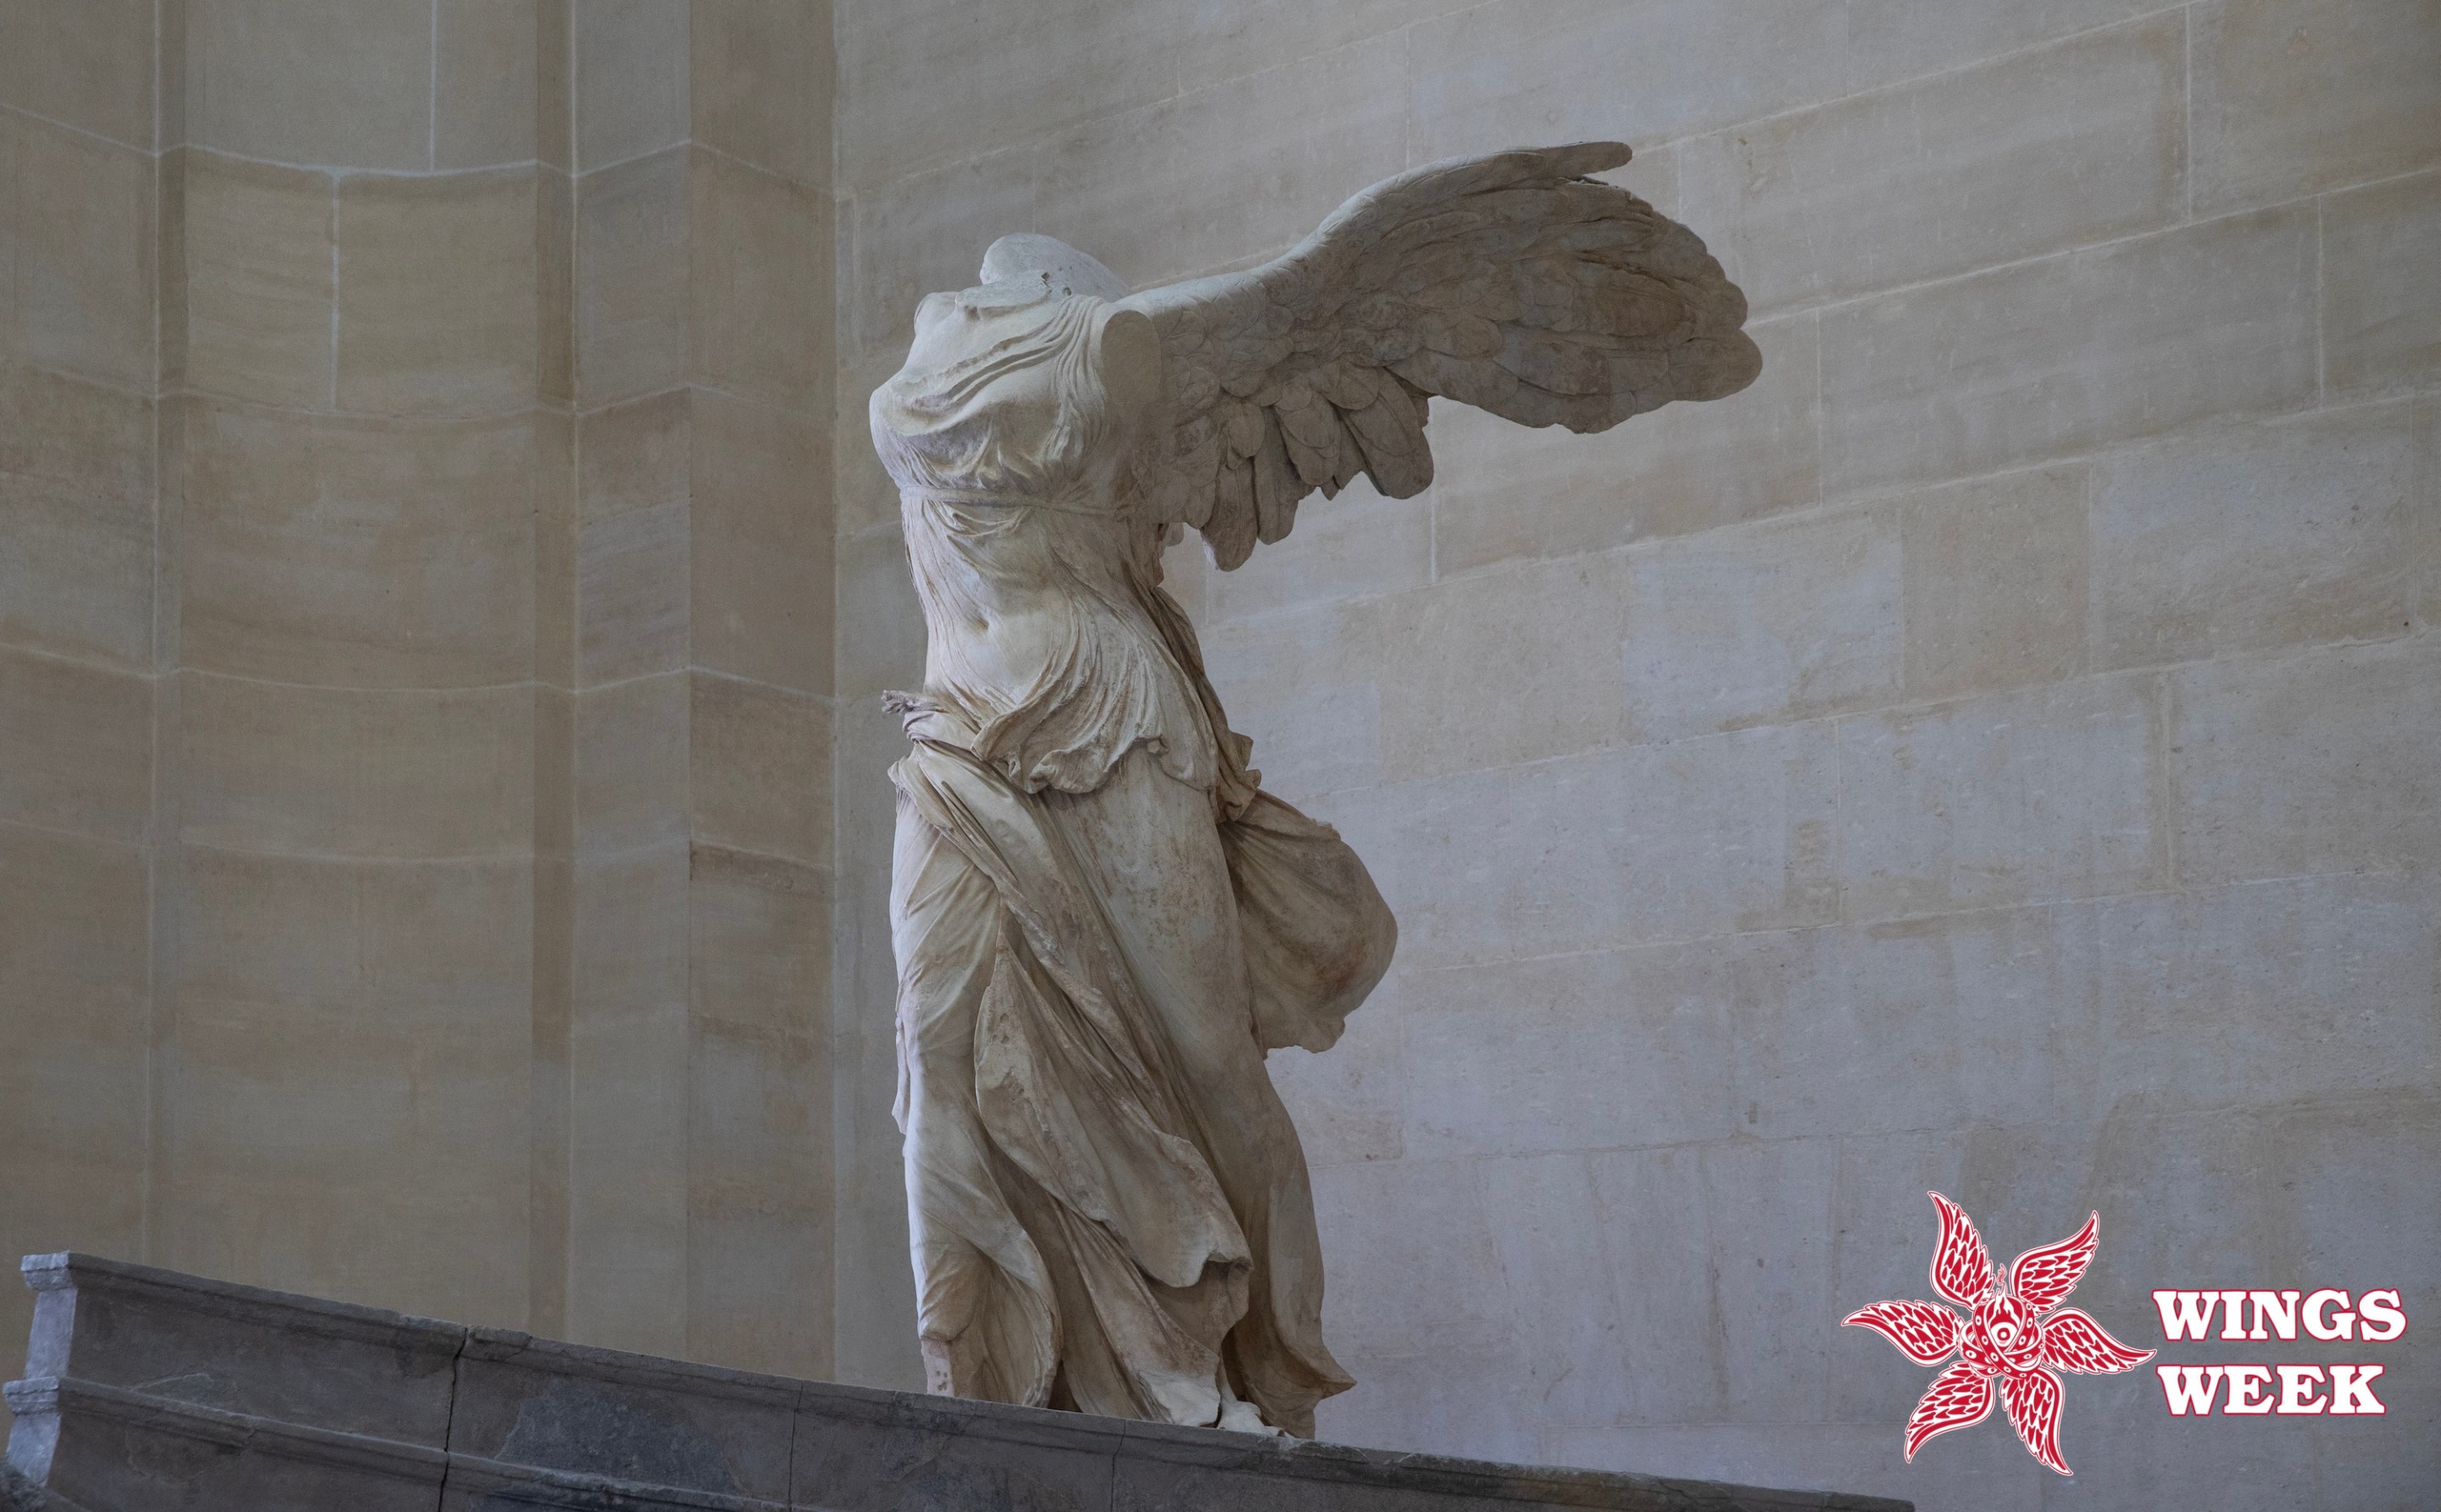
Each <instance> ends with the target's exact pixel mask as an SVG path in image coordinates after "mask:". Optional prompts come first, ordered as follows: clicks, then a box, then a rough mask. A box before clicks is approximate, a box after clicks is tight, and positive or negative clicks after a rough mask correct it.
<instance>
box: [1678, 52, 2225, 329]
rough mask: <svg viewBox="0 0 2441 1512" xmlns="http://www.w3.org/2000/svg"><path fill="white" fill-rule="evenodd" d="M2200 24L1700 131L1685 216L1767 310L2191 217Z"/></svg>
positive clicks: (1684, 198) (1688, 165) (1684, 158)
mask: <svg viewBox="0 0 2441 1512" xmlns="http://www.w3.org/2000/svg"><path fill="white" fill-rule="evenodd" d="M2185 79H2186V31H2185V13H2184V12H2183V11H2171V12H2168V13H2166V14H2162V15H2158V16H2154V17H2150V18H2147V19H2145V20H2143V21H2139V22H2132V23H2129V24H2127V25H2125V26H2121V27H2108V28H2106V29H2104V30H2102V31H2098V32H2093V33H2089V34H2087V35H2083V36H2079V37H2077V38H2074V39H2072V40H2070V41H2068V42H2064V43H2060V44H2057V45H2052V46H2048V47H2038V48H2035V49H2034V50H2032V51H2028V52H2021V53H2015V54H2011V55H2010V56H2008V57H2006V58H2004V59H2001V60H1999V61H1998V62H1995V63H1986V64H1981V65H1978V66H1974V67H1969V68H1963V69H1960V70H1957V71H1955V72H1951V73H1944V74H1938V75H1934V76H1933V77H1931V78H1928V79H1924V80H1920V81H1913V82H1910V83H1906V84H1899V85H1895V86H1892V87H1890V88H1888V89H1883V90H1877V91H1873V92H1871V93H1868V94H1863V95H1856V96H1852V97H1850V98H1848V99H1842V100H1840V101H1837V102H1836V103H1834V104H1829V105H1823V106H1820V107H1817V108H1816V109H1812V110H1804V111H1799V112H1797V113H1795V114H1793V115H1787V116H1781V117H1773V118H1771V119H1769V120H1765V121H1759V122H1754V123H1750V124H1746V125H1741V126H1737V127H1732V128H1730V129H1728V130H1726V131H1720V132H1714V133H1710V134H1708V135H1703V136H1698V137H1695V138H1693V139H1691V140H1690V141H1688V142H1686V143H1683V144H1681V146H1680V148H1679V151H1678V175H1679V195H1680V199H1679V212H1680V213H1681V214H1682V215H1683V216H1684V217H1685V218H1686V219H1687V220H1688V222H1689V223H1690V224H1691V225H1697V226H1700V227H1702V228H1703V231H1704V234H1705V236H1706V239H1707V240H1708V242H1709V243H1710V244H1711V246H1712V249H1713V251H1714V252H1715V253H1716V254H1717V255H1718V256H1719V257H1720V258H1721V260H1722V263H1723V265H1724V266H1725V267H1727V269H1728V271H1729V276H1730V277H1732V278H1734V279H1739V280H1740V281H1741V283H1742V284H1743V285H1744V286H1745V290H1746V292H1747V295H1748V297H1750V298H1752V299H1753V301H1754V304H1755V308H1756V309H1757V310H1759V311H1763V312H1765V313H1769V312H1771V311H1773V310H1776V309H1780V308H1781V307H1784V306H1787V305H1792V304H1812V303H1817V302H1823V301H1829V300H1837V299H1843V298H1853V297H1856V296H1858V295H1862V294H1869V293H1872V292H1875V291H1877V290H1882V289H1890V288H1895V287H1898V286H1900V285H1903V284H1908V283H1916V282H1921V281H1923V280H1925V279H1937V278H1942V277H1944V276H1947V275H1953V274H1957V273H1962V272H1967V271H1971V270H1973V269H1976V268H1981V267H1988V266H1990V265H1991V264H1993V263H1996V262H2005V261H2014V260H2016V259H2018V258H2024V257H2032V256H2035V255H2038V254H2041V253H2044V252H2050V251H2053V250H2056V249H2058V248H2061V247H2069V246H2080V245H2085V244H2088V243H2095V242H2104V241H2108V240H2110V239H2112V238H2114V237H2118V236H2124V235H2126V234H2128V233H2130V232H2135V231H2143V230H2150V229H2153V228H2155V227H2158V226H2162V225H2173V224H2176V223H2177V222H2178V221H2179V220H2180V219H2181V218H2182V217H2183V213H2184V210H2185V200H2186V184H2185V178H2184V169H2185V166H2186V161H2185V151H2184V149H2185V132H2184V128H2185V122H2186V91H2185Z"/></svg>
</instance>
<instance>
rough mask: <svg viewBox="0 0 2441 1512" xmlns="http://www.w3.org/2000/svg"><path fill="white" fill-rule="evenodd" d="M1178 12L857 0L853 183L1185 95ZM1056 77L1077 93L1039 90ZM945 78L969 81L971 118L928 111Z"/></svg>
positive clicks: (841, 13) (851, 47)
mask: <svg viewBox="0 0 2441 1512" xmlns="http://www.w3.org/2000/svg"><path fill="white" fill-rule="evenodd" d="M1172 13H1173V12H1171V11H1170V9H1169V8H1167V7H1165V6H1159V5H1112V4H1109V3H1107V0H1059V3H1057V4H1055V5H1054V6H1052V7H1049V8H1045V9H1040V10H1035V11H1031V12H1029V11H1022V10H1018V9H1006V10H996V11H985V12H977V11H976V10H974V9H972V8H970V7H967V6H963V5H959V4H956V3H955V0H915V3H913V4H907V5H890V6H871V5H859V4H856V3H855V0H849V3H848V4H845V5H842V6H840V7H839V9H838V12H837V15H838V22H837V30H838V38H839V81H840V96H839V99H840V105H839V112H838V115H839V131H840V169H841V183H842V187H844V188H848V189H869V188H872V187H875V186H877V185H879V184H884V183H888V182H890V181H892V180H894V179H897V178H902V177H904V176H906V175H907V174H908V173H909V172H910V171H914V170H917V169H922V168H928V167H934V166H938V165H940V164H943V163H950V162H957V161H960V160H962V159H965V158H968V157H974V156H978V155H981V154H983V153H987V152H990V151H992V150H993V149H995V148H998V147H1002V146H1004V145H1006V144H1008V143H1010V142H1012V141H1022V140H1026V139H1028V138H1031V137H1036V136H1040V135H1044V134H1045V133H1047V132H1049V131H1053V130H1057V129H1059V128H1062V127H1068V126H1073V125H1076V124H1077V123H1078V122H1081V121H1087V120H1091V119H1094V117H1101V116H1107V115H1110V114H1112V112H1114V111H1117V110H1122V109H1125V108H1127V107H1129V106H1131V105H1139V104H1145V103H1148V102H1150V101H1153V100H1157V99H1164V98H1165V97H1166V96H1169V95H1171V94H1174V93H1175V92H1176V91H1177V90H1178V88H1179V87H1180V85H1179V75H1178V72H1177V67H1176V64H1175V63H1174V62H1172V61H1171V60H1170V59H1169V58H1167V57H1166V56H1163V55H1162V51H1161V49H1162V44H1163V43H1164V42H1165V41H1167V40H1168V34H1169V33H1170V32H1171V31H1172V29H1173V28H1172V27H1170V26H1167V25H1165V24H1166V23H1167V22H1169V21H1170V18H1171V14H1172ZM1079 49H1080V50H1079ZM1052 71H1056V72H1057V73H1058V76H1059V77H1060V78H1061V79H1062V80H1063V81H1067V82H1068V87H1063V88H1060V89H1056V90H1045V89H1040V88H1038V87H1035V85H1036V81H1039V80H1040V79H1042V78H1043V77H1044V75H1045V73H1046V72H1052ZM944 77H947V78H954V79H957V80H959V81H960V87H961V94H962V97H963V98H962V101H961V104H962V108H961V109H959V110H955V111H942V110H934V109H931V108H930V107H928V106H927V105H926V104H925V103H924V91H925V84H926V81H930V80H933V79H939V78H944ZM977 250H978V251H980V250H981V248H980V247H979V248H977ZM933 286H934V287H937V285H933Z"/></svg>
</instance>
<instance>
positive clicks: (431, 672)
mask: <svg viewBox="0 0 2441 1512" xmlns="http://www.w3.org/2000/svg"><path fill="white" fill-rule="evenodd" d="M188 411H189V412H188V422H189V434H188V438H187V443H186V444H187V477H186V482H185V505H184V525H183V548H184V558H183V561H182V562H181V565H180V566H181V575H182V578H183V582H184V605H185V606H184V612H183V625H182V631H183V644H184V647H185V654H186V657H187V664H188V665H190V666H194V667H198V668H203V669H206V670H209V671H213V672H224V673H233V674H238V675H244V676H249V677H267V678H272V679H275V680H280V681H289V682H319V683H336V684H341V685H353V686H358V687H366V686H405V687H425V688H433V687H473V686H481V685H486V684H495V683H501V682H508V681H513V680H515V679H518V678H522V677H525V676H527V675H529V674H530V672H531V668H532V651H531V645H532V639H531V638H532V635H533V565H532V564H533V483H532V480H531V477H530V474H529V467H530V459H531V457H532V455H533V454H532V441H531V434H530V430H529V427H528V424H527V422H526V419H525V417H524V416H522V415H517V416H512V417H506V418H500V419H495V420H482V421H457V422H386V421H364V420H353V419H325V418H319V417H310V416H296V415H287V414H282V413H280V412H277V411H263V410H254V409H246V408H239V407H237V406H233V405H214V404H209V403H204V402H197V401H189V402H188Z"/></svg>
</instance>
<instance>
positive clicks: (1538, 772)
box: [1317, 722, 1841, 969]
mask: <svg viewBox="0 0 2441 1512" xmlns="http://www.w3.org/2000/svg"><path fill="white" fill-rule="evenodd" d="M1837 754H1838V753H1837V751H1836V749H1835V744H1834V739H1833V732H1832V730H1831V729H1830V727H1829V725H1828V723H1827V722H1815V723H1809V724H1800V725H1791V726H1781V727H1778V728H1774V729H1751V730H1736V731H1732V732H1730V733H1728V734H1725V735H1710V736H1705V737H1702V738H1699V739H1691V740H1681V741H1673V742H1671V743H1669V744H1667V745H1648V746H1633V747H1624V748H1621V749H1617V750H1609V751H1594V752H1588V753H1584V754H1581V755H1574V756H1568V757H1564V758H1560V759H1556V760H1550V761H1544V762H1537V763H1534V764H1532V765H1524V766H1513V767H1504V768H1495V769H1491V770H1483V771H1472V772H1461V773H1456V774H1453V775H1450V776H1446V777H1437V778H1432V779H1427V780H1424V781H1420V782H1411V783H1395V784H1388V785H1383V786H1380V787H1374V788H1370V789H1367V790H1365V791H1360V792H1348V793H1341V794H1337V795H1334V796H1333V797H1332V799H1331V801H1329V803H1327V804H1321V805H1317V806H1318V807H1319V809H1320V811H1321V816H1322V817H1323V818H1324V819H1328V820H1329V822H1331V823H1332V824H1335V825H1337V826H1338V827H1339V829H1340V831H1341V833H1343V834H1345V835H1347V837H1348V838H1349V840H1350V841H1351V843H1353V844H1355V845H1356V846H1357V847H1358V848H1359V850H1360V852H1361V854H1363V855H1364V856H1365V864H1366V865H1367V866H1368V867H1369V868H1371V870H1372V872H1373V874H1374V876H1375V878H1376V879H1377V880H1378V881H1379V882H1380V883H1381V885H1382V891H1383V896H1385V897H1386V898H1388V899H1389V902H1390V906H1391V908H1392V909H1394V910H1395V911H1396V912H1397V913H1398V915H1399V958H1400V961H1401V963H1402V964H1403V965H1405V966H1407V967H1408V968H1411V969H1414V968H1422V967H1429V966H1435V965H1449V964H1459V963H1471V962H1481V961H1497V960H1509V959H1515V958H1523V957H1531V956H1542V955H1558V954H1563V953H1565V952H1571V951H1582V950H1597V949H1602V948H1606V947H1611V946H1617V945H1636V944H1646V943H1651V942H1654V941H1666V940H1686V939H1703V938H1709V937H1711V936H1715V935H1724V934H1734V933H1741V932H1746V931H1751V930H1756V929H1776V928H1792V927H1801V926H1806V925H1815V924H1828V923H1830V922H1832V921H1833V920H1834V919H1835V918H1836V917H1837V915H1838V909H1839V893H1840V886H1839V872H1838V870H1837V868H1838V867H1839V865H1840V864H1841V862H1840V857H1839V855H1838V854H1837V851H1836V850H1835V844H1834V841H1835V829H1836V826H1837V822H1838V819H1839V815H1840V807H1839V797H1840V795H1839V790H1838V789H1839V772H1838V768H1837ZM1732 795H1734V796H1732ZM1512 855H1523V856H1527V857H1530V858H1531V864H1529V865H1523V866H1519V865H1512V864H1510V856H1512Z"/></svg>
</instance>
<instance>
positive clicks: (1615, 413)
mask: <svg viewBox="0 0 2441 1512" xmlns="http://www.w3.org/2000/svg"><path fill="white" fill-rule="evenodd" d="M1627 159H1628V150H1627V148H1625V147H1624V146H1622V145H1620V144H1618V143H1617V142H1586V143H1582V144H1579V145H1577V146H1572V147H1553V148H1544V149H1537V150H1531V151H1521V152H1510V153H1493V154H1491V155H1487V156H1481V157H1468V158H1453V159H1450V160H1448V161H1446V162H1440V163H1433V164H1429V165H1427V166H1425V167H1422V168H1419V169H1414V170H1411V171H1408V172H1405V173H1401V174H1400V175H1399V176H1398V177H1396V178H1393V179H1389V180H1386V181H1384V182H1383V183H1381V184H1377V185H1375V186H1374V187H1373V188H1371V189H1366V190H1365V192H1364V193H1362V194H1359V195H1357V196H1356V197H1355V198H1354V199H1352V200H1349V201H1348V202H1347V204H1346V205H1344V206H1342V207H1340V208H1339V210H1338V212H1337V213H1335V214H1334V215H1332V216H1331V217H1330V219H1329V220H1328V221H1325V222H1324V223H1323V224H1322V226H1321V228H1320V229H1318V230H1316V231H1315V232H1314V233H1313V235H1311V236H1310V237H1308V238H1306V240H1305V241H1304V242H1302V243H1298V244H1297V246H1296V247H1294V248H1293V249H1292V250H1291V251H1289V252H1288V253H1286V254H1284V255H1283V256H1281V257H1279V258H1277V259H1275V260H1274V261H1271V262H1268V263H1265V264H1264V265H1263V266H1261V267H1258V268H1255V269H1252V270H1249V271H1247V272H1244V273H1230V274H1222V275H1220V276H1218V277H1214V278H1208V279H1193V280H1191V281H1188V282H1185V283H1174V284H1170V285H1167V286H1166V287H1163V288H1158V289H1149V290H1147V291H1145V292H1144V293H1142V294H1138V295H1133V296H1130V297H1129V298H1128V299H1126V300H1124V301H1123V303H1124V304H1125V305H1126V306H1127V307H1130V308H1132V309H1136V310H1140V311H1142V312H1143V313H1144V314H1145V315H1148V316H1149V317H1150V318H1151V320H1152V322H1153V325H1154V328H1155V330H1156V331H1157V332H1158V333H1159V334H1160V337H1161V346H1162V355H1163V362H1164V367H1165V369H1166V374H1167V388H1168V393H1167V406H1166V414H1164V415H1162V416H1161V417H1160V418H1158V419H1157V420H1156V421H1155V423H1154V425H1153V429H1152V434H1151V436H1150V439H1149V440H1148V443H1147V450H1146V453H1145V454H1144V456H1143V457H1142V458H1141V459H1140V461H1139V470H1138V471H1139V477H1138V484H1139V488H1140V490H1141V491H1142V492H1143V494H1144V495H1146V499H1147V502H1148V505H1149V508H1150V509H1151V511H1152V514H1153V518H1155V519H1156V520H1158V521H1160V522H1161V523H1163V524H1165V525H1166V524H1173V523H1174V524H1184V525H1190V526H1193V527H1194V528H1195V529H1196V530H1198V531H1202V535H1203V538H1204V541H1205V542H1206V544H1207V545H1208V547H1209V548H1210V549H1211V552H1212V557H1213V560H1214V562H1215V563H1217V564H1218V565H1219V566H1220V567H1223V568H1228V567H1237V566H1239V564H1240V563H1242V562H1244V561H1245V560H1246V558H1247V556H1248V555H1249V554H1250V553H1251V552H1252V551H1253V550H1254V548H1255V543H1256V542H1257V541H1261V542H1265V543H1269V542H1273V541H1276V540H1278V539H1280V538H1281V537H1282V536H1284V535H1286V534H1288V532H1289V530H1290V527H1291V526H1292V525H1293V524H1294V523H1295V519H1296V507H1297V502H1298V501H1299V500H1300V499H1302V498H1304V497H1305V495H1308V494H1310V493H1311V492H1313V491H1314V490H1316V489H1320V490H1321V491H1322V492H1323V493H1324V495H1326V496H1328V495H1332V494H1336V493H1337V492H1338V491H1339V490H1340V489H1342V488H1345V487H1346V486H1347V484H1348V483H1349V482H1351V481H1353V480H1354V479H1355V478H1356V477H1358V475H1360V474H1363V475H1367V476H1369V477H1371V478H1372V480H1373V486H1374V487H1375V488H1377V489H1379V490H1380V491H1381V492H1382V493H1383V494H1384V495H1388V496H1390V497H1392V498H1407V497H1410V496H1412V495H1416V494H1418V493H1420V492H1422V490H1423V489H1424V487H1425V485H1427V484H1429V483H1430V482H1431V481H1432V477H1433V458H1432V452H1431V450H1430V448H1429V447H1427V446H1426V444H1425V441H1424V421H1425V407H1424V406H1425V401H1426V400H1427V399H1428V398H1429V397H1431V396H1434V395H1438V396H1440V397H1443V398H1447V399H1454V400H1456V401H1458V402H1460V403H1462V404H1469V405H1476V406H1478V407H1480V408H1483V409H1488V410H1491V411H1492V413H1493V414H1496V415H1500V416H1502V417H1504V418H1506V419H1509V420H1512V421H1516V422H1517V423H1520V424H1526V425H1555V424H1556V425H1565V426H1566V427H1568V428H1569V429H1570V430H1574V431H1600V430H1607V429H1609V428H1610V427H1611V426H1613V425H1616V424H1618V423H1619V422H1620V421H1623V420H1625V419H1627V418H1628V417H1629V416H1631V415H1639V414H1642V413H1644V412H1645V411H1646V410H1650V409H1656V408H1658V407H1660V406H1661V405H1666V404H1668V403H1670V402H1671V401H1672V400H1673V399H1718V398H1720V397H1722V396H1723V395H1726V394H1731V393H1735V392H1736V391H1737V390H1739V389H1740V388H1743V387H1745V386H1746V385H1747V384H1749V383H1751V382H1753V381H1754V377H1755V374H1756V373H1757V372H1759V371H1761V370H1762V367H1763V358H1762V355H1761V353H1759V352H1758V351H1756V350H1755V345H1754V343H1753V342H1752V341H1751V340H1750V339H1748V338H1747V337H1746V335H1745V333H1744V332H1743V331H1741V330H1740V329H1739V328H1740V327H1741V326H1742V325H1743V324H1744V323H1745V313H1746V304H1745V295H1743V294H1742V293H1740V292H1739V290H1738V287H1737V285H1735V284H1733V283H1731V282H1730V281H1729V280H1728V279H1727V278H1726V277H1725V276H1723V274H1722V272H1721V267H1720V264H1719V263H1717V262H1715V261H1713V260H1712V258H1711V256H1710V255H1709V253H1707V252H1706V251H1705V250H1704V243H1702V242H1701V241H1699V240H1697V239H1696V237H1695V234H1694V233H1693V232H1691V231H1690V230H1688V229H1687V228H1686V227H1685V226H1683V225H1679V224H1678V223H1676V222H1675V221H1673V220H1671V219H1670V218H1669V217H1667V216H1665V215H1662V214H1660V213H1659V212H1658V211H1656V210H1654V208H1653V207H1651V206H1649V205H1647V204H1645V203H1644V202H1643V201H1642V200H1639V199H1637V198H1636V196H1635V195H1633V194H1630V193H1629V192H1628V191H1627V190H1625V189H1618V188H1616V187H1614V186H1612V185H1609V184H1602V183H1598V182H1595V181H1593V180H1591V179H1589V178H1587V177H1586V176H1585V175H1587V174H1590V173H1597V172H1600V171H1602V170H1604V169H1610V168H1616V167H1618V165H1619V164H1621V163H1624V162H1626V161H1627Z"/></svg>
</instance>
